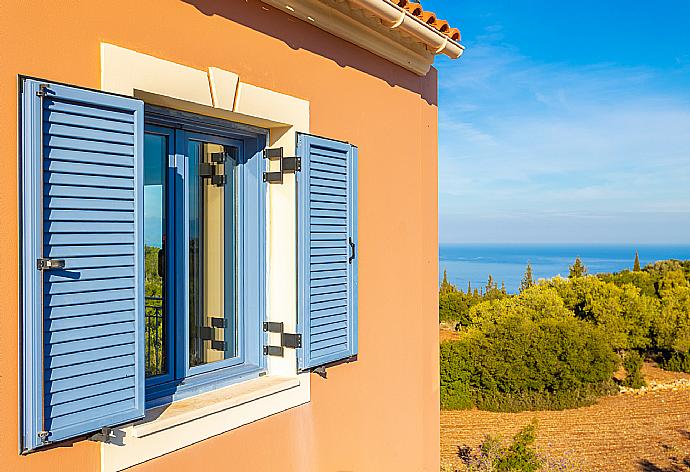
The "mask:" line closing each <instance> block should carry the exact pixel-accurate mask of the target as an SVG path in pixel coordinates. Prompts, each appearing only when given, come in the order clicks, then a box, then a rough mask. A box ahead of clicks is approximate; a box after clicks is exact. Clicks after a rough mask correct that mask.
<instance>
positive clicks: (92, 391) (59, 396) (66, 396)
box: [46, 377, 132, 406]
mask: <svg viewBox="0 0 690 472" xmlns="http://www.w3.org/2000/svg"><path fill="white" fill-rule="evenodd" d="M131 385H132V381H131V380H130V379H128V378H127V377H125V378H121V379H114V380H109V381H107V382H103V383H101V384H96V385H87V386H85V387H78V388H74V389H72V390H67V391H62V392H56V393H53V394H49V395H46V403H47V404H48V405H50V406H55V405H59V404H61V403H67V402H73V401H75V400H81V399H84V398H88V397H93V396H95V395H102V394H104V393H110V392H114V391H117V390H122V389H124V388H128V387H131Z"/></svg>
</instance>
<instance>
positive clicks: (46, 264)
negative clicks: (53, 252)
mask: <svg viewBox="0 0 690 472" xmlns="http://www.w3.org/2000/svg"><path fill="white" fill-rule="evenodd" d="M36 268H37V269H38V270H53V269H64V268H65V260H64V259H46V258H44V257H41V258H39V259H36Z"/></svg>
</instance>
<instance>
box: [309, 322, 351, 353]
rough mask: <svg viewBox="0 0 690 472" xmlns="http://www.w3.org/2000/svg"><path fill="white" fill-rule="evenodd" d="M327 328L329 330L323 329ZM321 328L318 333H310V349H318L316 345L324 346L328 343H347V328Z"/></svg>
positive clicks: (333, 326) (332, 326)
mask: <svg viewBox="0 0 690 472" xmlns="http://www.w3.org/2000/svg"><path fill="white" fill-rule="evenodd" d="M326 326H328V328H329V329H325V327H326ZM326 326H324V327H322V330H321V332H320V333H315V332H313V331H312V333H311V343H312V347H314V348H318V345H319V344H318V343H323V344H326V343H327V342H328V341H333V342H332V343H331V344H333V343H340V342H343V340H345V341H346V342H347V326H345V327H340V328H338V327H336V325H326Z"/></svg>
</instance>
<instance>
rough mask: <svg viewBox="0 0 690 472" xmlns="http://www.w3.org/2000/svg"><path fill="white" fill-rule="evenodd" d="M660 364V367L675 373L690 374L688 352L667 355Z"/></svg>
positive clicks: (689, 355) (689, 356)
mask: <svg viewBox="0 0 690 472" xmlns="http://www.w3.org/2000/svg"><path fill="white" fill-rule="evenodd" d="M667 356H668V357H664V360H663V361H662V363H661V367H663V368H664V369H666V370H673V371H675V372H686V373H690V352H677V351H676V352H672V353H668V354H667Z"/></svg>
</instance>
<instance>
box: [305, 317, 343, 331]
mask: <svg viewBox="0 0 690 472" xmlns="http://www.w3.org/2000/svg"><path fill="white" fill-rule="evenodd" d="M342 316H343V318H342V319H340V320H336V317H333V320H336V321H333V320H328V321H329V322H328V323H327V322H326V320H320V321H321V324H319V325H312V330H311V334H312V335H317V334H321V333H327V332H331V331H334V330H339V329H347V318H344V316H345V315H342Z"/></svg>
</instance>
